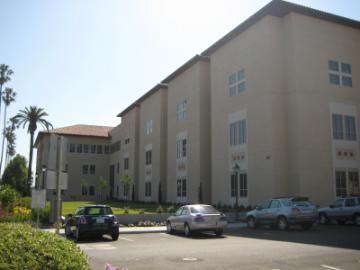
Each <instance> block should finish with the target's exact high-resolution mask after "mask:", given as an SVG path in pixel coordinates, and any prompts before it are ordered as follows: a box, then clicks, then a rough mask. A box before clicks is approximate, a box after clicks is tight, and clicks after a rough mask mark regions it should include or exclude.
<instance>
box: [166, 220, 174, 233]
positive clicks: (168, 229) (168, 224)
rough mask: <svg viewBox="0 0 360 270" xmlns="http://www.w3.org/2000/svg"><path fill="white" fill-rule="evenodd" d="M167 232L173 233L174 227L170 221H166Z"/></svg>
mask: <svg viewBox="0 0 360 270" xmlns="http://www.w3.org/2000/svg"><path fill="white" fill-rule="evenodd" d="M166 232H167V233H168V234H171V233H173V228H172V227H171V223H170V221H168V222H166Z"/></svg>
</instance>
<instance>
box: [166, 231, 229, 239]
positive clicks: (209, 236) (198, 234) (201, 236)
mask: <svg viewBox="0 0 360 270" xmlns="http://www.w3.org/2000/svg"><path fill="white" fill-rule="evenodd" d="M171 235H173V236H177V237H181V238H185V239H194V240H214V239H222V238H226V235H220V236H217V235H215V234H214V233H211V232H192V233H191V235H190V236H185V235H184V233H181V232H174V233H172V234H171Z"/></svg>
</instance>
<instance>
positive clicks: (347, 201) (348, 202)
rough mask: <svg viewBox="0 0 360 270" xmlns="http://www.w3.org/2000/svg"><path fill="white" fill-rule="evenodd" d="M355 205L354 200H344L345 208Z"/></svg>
mask: <svg viewBox="0 0 360 270" xmlns="http://www.w3.org/2000/svg"><path fill="white" fill-rule="evenodd" d="M355 205H356V202H355V198H351V199H346V200H345V207H353V206H355Z"/></svg>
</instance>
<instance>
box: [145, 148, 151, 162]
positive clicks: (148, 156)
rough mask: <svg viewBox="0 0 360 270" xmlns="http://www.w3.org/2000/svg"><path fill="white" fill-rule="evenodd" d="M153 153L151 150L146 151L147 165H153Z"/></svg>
mask: <svg viewBox="0 0 360 270" xmlns="http://www.w3.org/2000/svg"><path fill="white" fill-rule="evenodd" d="M151 155H152V151H151V150H149V151H146V152H145V165H151Z"/></svg>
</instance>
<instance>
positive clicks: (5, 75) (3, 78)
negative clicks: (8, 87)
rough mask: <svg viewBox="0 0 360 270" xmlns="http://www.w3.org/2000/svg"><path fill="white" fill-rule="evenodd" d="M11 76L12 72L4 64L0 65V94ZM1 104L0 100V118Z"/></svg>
mask: <svg viewBox="0 0 360 270" xmlns="http://www.w3.org/2000/svg"><path fill="white" fill-rule="evenodd" d="M13 74H14V72H13V71H12V70H11V69H10V68H9V66H8V65H5V64H1V65H0V94H2V91H3V86H4V84H5V83H7V82H8V81H10V80H11V77H10V76H11V75H13ZM1 103H2V101H1V100H0V116H1ZM4 128H5V127H4Z"/></svg>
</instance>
